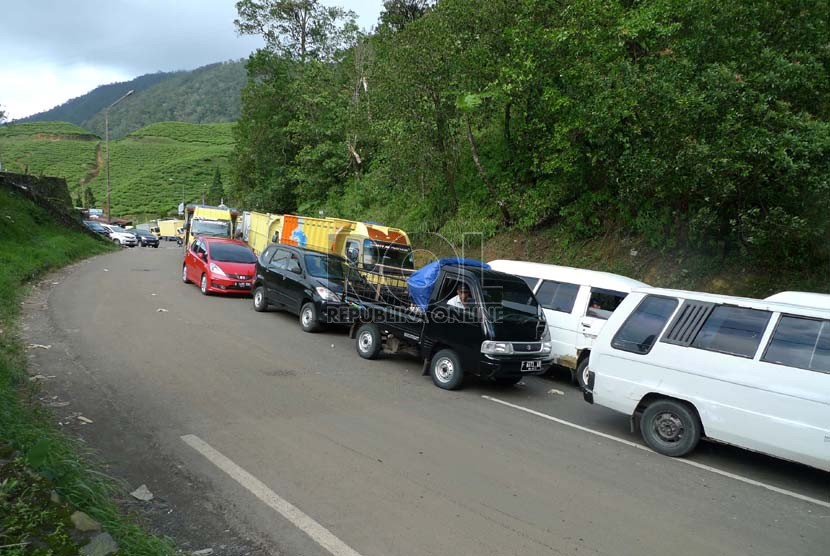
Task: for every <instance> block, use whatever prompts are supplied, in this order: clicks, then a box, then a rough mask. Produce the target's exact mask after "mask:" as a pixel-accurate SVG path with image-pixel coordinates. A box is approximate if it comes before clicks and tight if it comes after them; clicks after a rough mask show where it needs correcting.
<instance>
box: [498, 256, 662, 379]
mask: <svg viewBox="0 0 830 556" xmlns="http://www.w3.org/2000/svg"><path fill="white" fill-rule="evenodd" d="M488 264H489V265H490V266H491V267H492V268H493V269H494V270H498V271H501V272H507V273H508V274H513V275H515V276H518V277H519V278H522V279H523V280H524V281H525V282H527V285H528V286H530V289H531V290H533V293H534V294H535V295H536V299H537V300H538V301H539V305H541V306H542V308H543V309H544V312H545V319H546V320H547V322H548V330H549V331H550V337H551V347H552V350H553V357H554V360H553V361H554V363H555V364H557V365H559V366H562V367H566V368H568V369H570V371H571V378H572V380H574V381H575V382H576V383H577V384H579V385H580V386H581V387H583V388H584V387H585V380H586V379H587V376H588V375H587V370H588V356H589V355H590V354H591V346H592V345H593V343H594V339H595V338H596V337H597V335H598V334H599V332H600V330H602V327H603V326H604V325H605V321H606V320H608V317H610V316H611V313H613V312H614V310H615V309H616V308H617V306H618V305H619V304H620V303H621V302H622V300H623V299H625V296H627V295H628V293H629V292H630V291H631V290H632V289H634V288H640V287H644V286H647V284H644V283H643V282H638V281H637V280H632V279H631V278H627V277H625V276H620V275H618V274H611V273H608V272H599V271H596V270H586V269H583V268H571V267H567V266H558V265H552V264H542V263H530V262H524V261H510V260H496V261H491V262H490V263H488Z"/></svg>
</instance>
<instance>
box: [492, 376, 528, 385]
mask: <svg viewBox="0 0 830 556" xmlns="http://www.w3.org/2000/svg"><path fill="white" fill-rule="evenodd" d="M522 378H524V377H521V376H502V377H498V378H495V379H493V380H494V382H495V383H496V384H498V385H499V386H513V385H515V384H518V383H519V382H521V380H522Z"/></svg>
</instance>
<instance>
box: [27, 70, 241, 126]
mask: <svg viewBox="0 0 830 556" xmlns="http://www.w3.org/2000/svg"><path fill="white" fill-rule="evenodd" d="M246 78H247V74H246V71H245V65H244V63H243V62H241V61H231V62H220V63H216V64H210V65H208V66H203V67H201V68H197V69H195V70H192V71H177V72H171V73H154V74H148V75H142V76H141V77H137V78H135V79H133V80H131V81H126V82H124V83H113V84H110V85H102V86H100V87H96V88H95V89H94V90H92V91H90V92H89V93H87V94H85V95H83V96H81V97H78V98H75V99H72V100H69V101H67V102H65V103H64V104H62V105H60V106H57V107H55V108H53V109H51V110H48V111H46V112H42V113H40V114H35V115H34V116H30V117H28V118H23V119H21V120H19V122H21V123H24V122H48V121H51V120H66V121H68V122H71V123H74V124H77V125H80V126H82V127H84V128H86V129H88V130H89V131H90V132H92V133H95V134H97V135H99V136H101V137H103V136H104V112H103V110H104V108H106V107H107V106H109V105H110V103H112V102H114V101H116V100H117V99H118V98H119V97H121V96H122V95H123V94H125V93H126V92H127V91H129V90H134V91H135V93H134V94H133V95H132V96H130V97H128V98H127V99H125V100H124V101H123V102H120V103H119V104H118V105H116V106H114V107H113V108H112V109H111V110H110V124H109V125H110V139H113V138H115V139H121V138H123V137H124V136H126V135H127V134H129V133H131V132H134V131H136V130H138V129H140V128H142V127H144V126H147V125H150V124H153V123H155V122H167V121H176V122H190V123H222V122H235V121H236V120H237V119H238V118H239V111H240V106H241V99H240V92H241V90H242V87H243V86H244V85H245V80H246Z"/></svg>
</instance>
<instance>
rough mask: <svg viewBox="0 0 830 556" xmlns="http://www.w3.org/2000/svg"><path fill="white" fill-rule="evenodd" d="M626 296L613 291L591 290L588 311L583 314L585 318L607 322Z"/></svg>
mask: <svg viewBox="0 0 830 556" xmlns="http://www.w3.org/2000/svg"><path fill="white" fill-rule="evenodd" d="M626 295H627V294H624V293H622V292H615V291H614V290H604V289H602V288H591V300H590V301H589V302H588V310H587V311H586V312H585V316H586V317H594V318H597V319H603V320H608V317H610V316H611V313H613V312H614V311H616V310H617V307H619V306H620V303H622V302H623V299H625V296H626Z"/></svg>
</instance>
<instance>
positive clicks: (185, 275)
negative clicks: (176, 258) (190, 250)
mask: <svg viewBox="0 0 830 556" xmlns="http://www.w3.org/2000/svg"><path fill="white" fill-rule="evenodd" d="M182 282H184V283H185V284H189V283H190V280H188V279H187V265H182Z"/></svg>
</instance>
